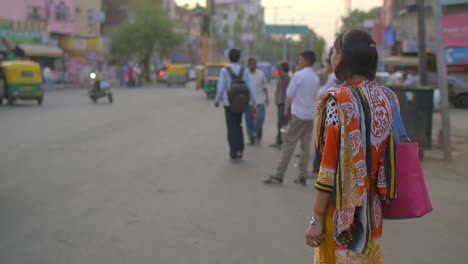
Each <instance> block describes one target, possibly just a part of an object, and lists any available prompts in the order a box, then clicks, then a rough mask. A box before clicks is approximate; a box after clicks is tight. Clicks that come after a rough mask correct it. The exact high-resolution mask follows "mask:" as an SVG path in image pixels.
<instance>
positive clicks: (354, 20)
mask: <svg viewBox="0 0 468 264" xmlns="http://www.w3.org/2000/svg"><path fill="white" fill-rule="evenodd" d="M382 12H383V9H382V7H380V6H378V7H374V8H372V9H371V10H369V11H364V10H360V9H354V10H353V11H351V14H350V15H349V16H344V17H341V22H342V25H341V29H340V32H345V31H346V29H347V25H348V23H349V26H350V28H363V23H364V21H365V20H368V19H375V18H376V17H378V16H380V15H381V14H382Z"/></svg>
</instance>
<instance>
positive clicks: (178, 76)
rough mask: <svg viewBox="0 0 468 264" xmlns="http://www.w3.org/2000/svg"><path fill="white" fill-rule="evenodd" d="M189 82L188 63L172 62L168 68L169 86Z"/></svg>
mask: <svg viewBox="0 0 468 264" xmlns="http://www.w3.org/2000/svg"><path fill="white" fill-rule="evenodd" d="M187 82H188V65H187V64H171V65H170V66H169V68H168V69H167V86H171V85H172V84H182V85H183V86H185V84H186V83H187Z"/></svg>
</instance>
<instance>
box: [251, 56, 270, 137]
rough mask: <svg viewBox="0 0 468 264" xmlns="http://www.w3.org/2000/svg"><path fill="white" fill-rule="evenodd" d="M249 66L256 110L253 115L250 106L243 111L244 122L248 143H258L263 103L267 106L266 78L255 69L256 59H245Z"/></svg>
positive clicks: (261, 124) (261, 131)
mask: <svg viewBox="0 0 468 264" xmlns="http://www.w3.org/2000/svg"><path fill="white" fill-rule="evenodd" d="M247 64H248V68H249V77H250V84H251V85H252V88H253V89H254V91H255V95H256V99H257V111H256V113H255V115H254V114H253V112H252V109H251V107H249V109H248V110H247V112H246V113H245V123H246V125H247V134H248V136H249V141H250V145H254V144H260V142H261V141H262V135H263V122H264V121H265V105H266V106H268V104H269V98H268V91H267V79H266V77H265V74H264V73H263V71H261V70H259V69H257V60H256V59H254V58H249V59H248V61H247Z"/></svg>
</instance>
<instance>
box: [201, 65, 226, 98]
mask: <svg viewBox="0 0 468 264" xmlns="http://www.w3.org/2000/svg"><path fill="white" fill-rule="evenodd" d="M227 66H229V65H228V64H226V63H207V64H206V65H205V74H204V77H203V82H202V83H203V90H205V94H206V97H208V98H209V99H215V97H216V89H217V87H218V80H219V73H220V72H221V69H222V68H224V67H227Z"/></svg>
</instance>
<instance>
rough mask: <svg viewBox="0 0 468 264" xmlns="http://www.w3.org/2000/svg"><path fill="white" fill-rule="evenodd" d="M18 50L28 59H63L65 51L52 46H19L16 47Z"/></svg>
mask: <svg viewBox="0 0 468 264" xmlns="http://www.w3.org/2000/svg"><path fill="white" fill-rule="evenodd" d="M16 49H17V50H19V51H21V52H22V53H23V54H22V55H24V56H28V57H49V58H58V57H63V50H62V49H61V48H59V47H56V46H51V45H38V44H18V45H16Z"/></svg>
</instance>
